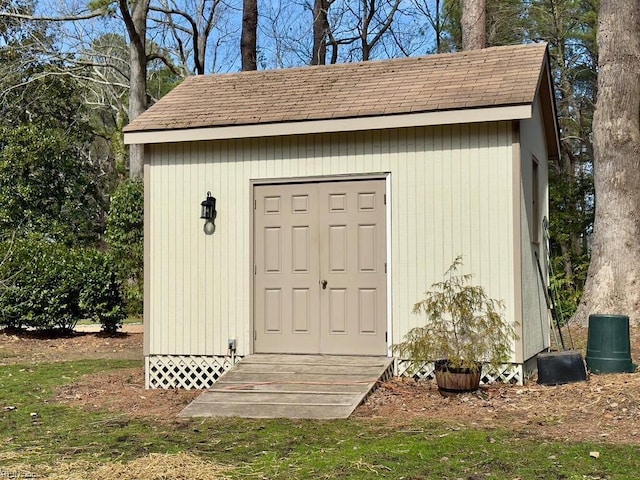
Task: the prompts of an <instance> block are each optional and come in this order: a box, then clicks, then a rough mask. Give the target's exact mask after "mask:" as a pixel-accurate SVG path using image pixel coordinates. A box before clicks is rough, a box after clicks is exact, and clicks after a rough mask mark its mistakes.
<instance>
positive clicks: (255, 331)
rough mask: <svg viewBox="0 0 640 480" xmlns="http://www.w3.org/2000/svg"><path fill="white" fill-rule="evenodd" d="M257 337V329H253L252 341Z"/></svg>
mask: <svg viewBox="0 0 640 480" xmlns="http://www.w3.org/2000/svg"><path fill="white" fill-rule="evenodd" d="M257 339H258V331H257V330H254V331H253V341H254V342H255V341H256V340H257Z"/></svg>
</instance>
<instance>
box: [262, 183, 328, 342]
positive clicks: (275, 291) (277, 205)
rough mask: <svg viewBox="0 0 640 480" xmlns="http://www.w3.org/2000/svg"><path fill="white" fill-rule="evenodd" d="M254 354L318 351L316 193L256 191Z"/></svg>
mask: <svg viewBox="0 0 640 480" xmlns="http://www.w3.org/2000/svg"><path fill="white" fill-rule="evenodd" d="M254 199H255V212H254V213H255V215H254V260H255V275H254V322H255V326H254V328H255V339H254V351H255V352H265V353H267V352H268V353H316V352H318V344H319V339H320V332H319V326H318V322H319V318H320V304H319V288H320V287H319V285H318V276H319V272H318V269H319V261H318V245H317V229H318V218H317V208H312V207H313V205H315V204H317V193H316V191H315V190H314V189H309V187H308V186H307V185H304V184H294V185H264V186H257V187H255V191H254Z"/></svg>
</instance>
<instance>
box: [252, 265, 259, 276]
mask: <svg viewBox="0 0 640 480" xmlns="http://www.w3.org/2000/svg"><path fill="white" fill-rule="evenodd" d="M257 273H258V267H256V266H255V265H254V266H253V274H254V275H256V274H257Z"/></svg>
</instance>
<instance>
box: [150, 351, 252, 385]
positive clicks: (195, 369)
mask: <svg viewBox="0 0 640 480" xmlns="http://www.w3.org/2000/svg"><path fill="white" fill-rule="evenodd" d="M239 361H240V357H234V358H231V357H213V356H211V357H203V356H191V355H150V356H148V357H145V361H144V362H145V369H144V371H145V387H146V388H163V389H171V388H184V389H187V390H189V389H204V388H209V387H211V386H212V385H213V384H214V383H215V382H216V381H217V380H218V379H219V378H220V377H221V376H222V374H223V373H225V372H226V371H227V370H229V369H230V368H231V367H232V366H233V365H234V364H235V363H238V362H239Z"/></svg>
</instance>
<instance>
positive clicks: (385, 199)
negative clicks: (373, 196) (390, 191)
mask: <svg viewBox="0 0 640 480" xmlns="http://www.w3.org/2000/svg"><path fill="white" fill-rule="evenodd" d="M384 204H385V205H386V204H387V194H386V193H385V194H384Z"/></svg>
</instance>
